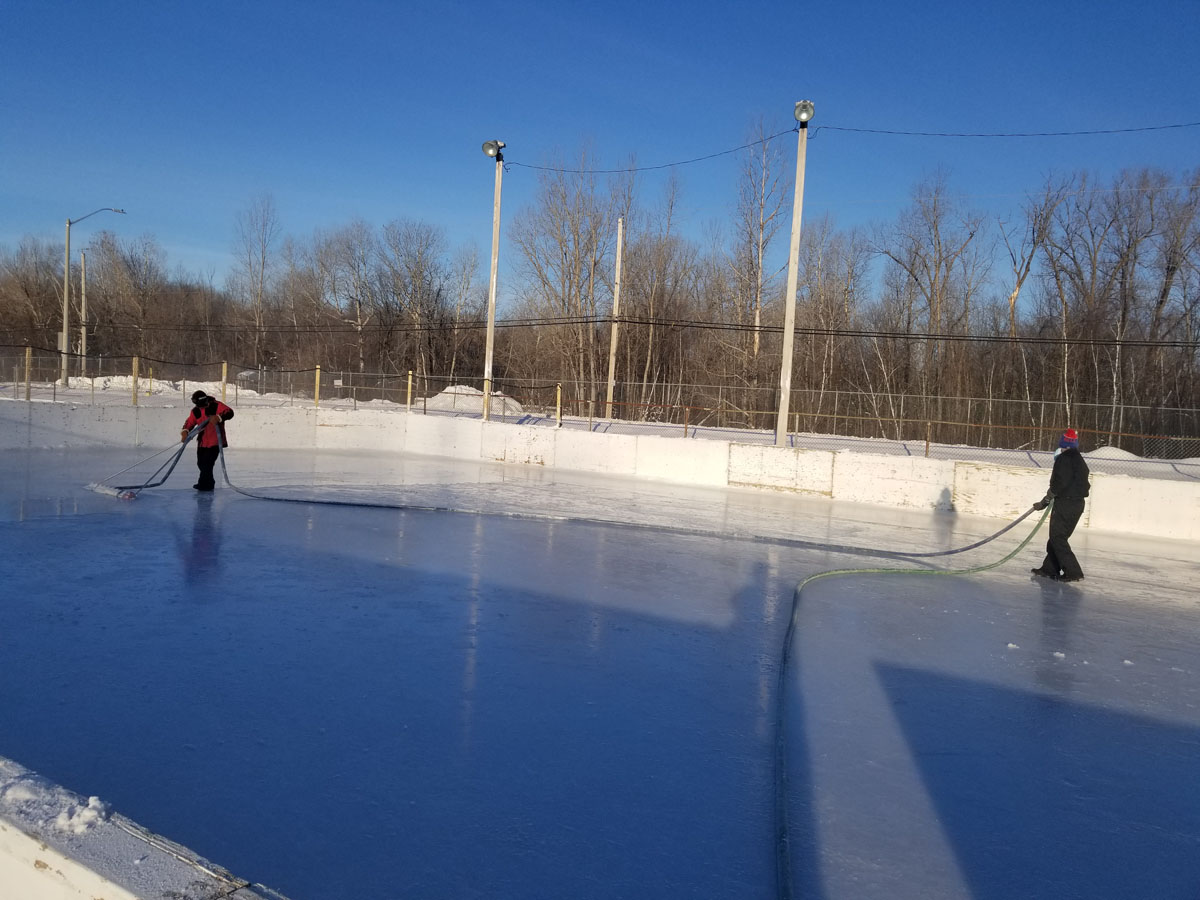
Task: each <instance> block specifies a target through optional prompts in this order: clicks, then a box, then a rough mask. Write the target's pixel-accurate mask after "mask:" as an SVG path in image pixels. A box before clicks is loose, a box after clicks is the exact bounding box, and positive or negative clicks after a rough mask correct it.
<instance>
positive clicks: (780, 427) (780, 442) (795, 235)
mask: <svg viewBox="0 0 1200 900" xmlns="http://www.w3.org/2000/svg"><path fill="white" fill-rule="evenodd" d="M814 112H816V107H814V106H813V102H812V101H811V100H801V101H800V102H799V103H797V104H796V110H795V116H796V121H797V122H799V123H800V129H799V131H800V136H799V138H797V144H796V197H795V199H794V200H793V201H792V243H791V248H790V250H789V251H788V277H787V295H786V297H785V299H784V307H783V363H782V365H781V368H780V373H779V415H778V416H777V417H776V419H775V446H776V447H783V446H784V445H785V444H786V443H787V417H788V400H789V399H790V397H791V393H792V343H793V341H794V339H795V336H796V334H795V332H796V282H797V281H799V275H800V214H801V213H802V212H803V210H804V155H805V150H806V149H807V147H808V122H809V120H810V119H811V118H812V117H813V113H814Z"/></svg>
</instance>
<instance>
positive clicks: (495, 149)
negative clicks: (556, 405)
mask: <svg viewBox="0 0 1200 900" xmlns="http://www.w3.org/2000/svg"><path fill="white" fill-rule="evenodd" d="M504 147H505V143H504V141H484V142H483V152H484V153H485V154H486V155H487V156H494V157H495V158H496V194H495V198H494V200H493V201H492V274H491V279H490V280H489V281H488V320H487V348H486V349H485V350H484V354H483V420H484V421H485V422H486V421H488V419H489V417H490V415H491V405H492V352H493V350H494V348H495V346H496V264H497V263H498V262H499V257H500V182H501V181H502V180H503V178H504V154H503V153H502V152H501V151H502V150H503V149H504Z"/></svg>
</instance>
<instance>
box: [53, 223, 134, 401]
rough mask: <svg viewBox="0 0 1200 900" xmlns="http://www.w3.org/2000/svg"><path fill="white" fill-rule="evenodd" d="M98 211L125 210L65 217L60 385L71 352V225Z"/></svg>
mask: <svg viewBox="0 0 1200 900" xmlns="http://www.w3.org/2000/svg"><path fill="white" fill-rule="evenodd" d="M99 212H115V213H120V214H121V215H124V214H125V210H123V209H116V208H114V207H112V206H102V207H100V208H99V209H94V210H92V211H91V212H90V213H88V214H87V215H86V216H80V217H79V218H78V219H67V252H66V253H65V254H64V256H63V313H62V320H63V323H62V334H61V335H60V336H59V344H60V346H59V350H60V352H61V356H62V374H61V379H62V386H63V387H66V386H67V357H68V356H69V355H70V352H71V344H70V341H71V329H70V325H71V226H72V225H75V224H76V223H78V222H82V221H83V220H84V219H87V218H90V217H91V216H94V215H95V214H96V213H99Z"/></svg>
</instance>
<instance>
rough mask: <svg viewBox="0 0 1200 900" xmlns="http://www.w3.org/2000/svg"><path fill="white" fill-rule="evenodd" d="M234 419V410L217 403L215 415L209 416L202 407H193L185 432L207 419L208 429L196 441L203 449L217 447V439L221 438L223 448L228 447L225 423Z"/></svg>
mask: <svg viewBox="0 0 1200 900" xmlns="http://www.w3.org/2000/svg"><path fill="white" fill-rule="evenodd" d="M232 418H233V410H232V409H230V408H229V407H228V406H226V405H225V404H224V403H222V402H221V401H220V400H218V401H217V412H216V414H215V415H212V416H208V415H207V414H206V413H205V412H204V411H203V410H202V409H200V407H198V406H194V407H192V413H191V415H189V416H188V417H187V421H186V422H184V423H183V430H184V431H191V430H192V429H193V428H195V427H196V426H197V425H199V424H200V423H201V422H203V421H205V420H206V419H207V421H208V427H207V428H204V429H202V430H201V432H200V434H199V435H198V436H197V438H196V440H197V441H198V442H199V445H200V446H201V447H215V446H217V439H218V437H219V438H220V441H221V446H222V447H228V446H229V441H227V440H226V439H225V423H226V422H227V421H228V420H230V419H232Z"/></svg>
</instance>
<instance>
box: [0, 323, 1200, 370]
mask: <svg viewBox="0 0 1200 900" xmlns="http://www.w3.org/2000/svg"><path fill="white" fill-rule="evenodd" d="M616 321H618V322H620V323H621V324H627V325H643V326H653V327H655V328H664V329H666V328H674V329H698V330H708V331H729V332H742V333H750V332H755V331H757V332H759V333H760V334H782V333H783V326H782V325H757V326H756V325H752V324H746V323H740V322H722V321H714V320H708V319H672V318H663V317H657V316H637V315H621V316H617V317H616ZM612 322H613V317H612V316H586V315H584V316H545V317H530V318H515V319H497V320H496V323H495V327H496V328H500V329H503V328H536V327H566V326H580V325H583V326H590V327H599V326H607V325H609V324H611V323H612ZM105 327H112V328H114V329H120V328H122V326H121V325H120V324H119V323H117V324H114V325H112V326H105ZM486 328H487V321H486V320H485V319H469V320H466V321H462V322H459V323H457V324H456V325H447V324H444V323H428V324H418V323H399V324H387V323H366V324H363V325H361V326H359V325H349V324H339V325H332V324H330V325H274V326H267V327H264V328H263V329H261V333H262V334H269V335H274V336H289V335H292V336H299V335H308V334H325V335H330V336H333V335H357V334H361V333H371V334H376V335H378V334H379V333H381V332H387V333H390V334H405V335H407V334H427V333H450V332H452V331H453V330H454V329H457V330H459V331H482V330H484V329H486ZM141 330H142V331H145V332H158V333H163V332H167V333H170V332H181V331H182V332H192V331H194V330H195V327H194V326H191V325H168V324H161V325H154V324H148V325H143V326H141ZM206 330H208V331H212V332H218V333H231V332H232V333H244V332H245V331H246V329H245V327H243V326H240V325H213V326H208V327H207V329H206ZM0 333H2V332H0ZM7 333H8V334H15V333H17V332H16V329H8V330H7ZM795 334H796V335H798V336H802V337H828V338H846V339H849V338H854V339H864V340H888V341H939V342H946V343H990V344H1033V345H1052V346H1063V345H1070V346H1072V347H1125V348H1153V347H1157V348H1162V349H1186V350H1196V349H1200V340H1198V339H1191V340H1167V339H1160V340H1153V341H1152V340H1148V339H1145V338H1136V337H1130V338H1115V337H1108V338H1085V337H1067V338H1063V337H1061V336H1058V335H1053V336H1047V335H1017V336H1015V337H1014V336H1012V335H983V334H955V333H943V332H921V331H892V330H874V329H860V328H805V327H797V328H796V329H795ZM0 346H3V347H11V348H20V349H24V346H25V345H24V344H4V345H0ZM35 349H38V350H48V349H49V348H43V347H38V348H35ZM50 352H55V353H57V352H58V351H57V350H53V351H50ZM164 362H165V360H164Z"/></svg>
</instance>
